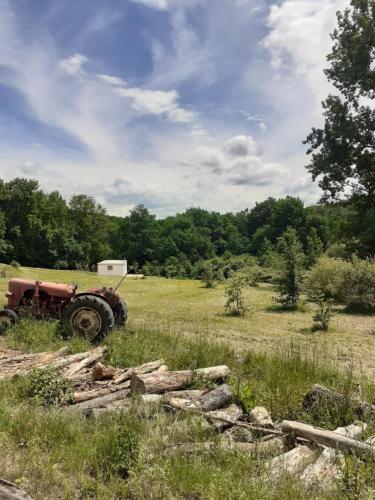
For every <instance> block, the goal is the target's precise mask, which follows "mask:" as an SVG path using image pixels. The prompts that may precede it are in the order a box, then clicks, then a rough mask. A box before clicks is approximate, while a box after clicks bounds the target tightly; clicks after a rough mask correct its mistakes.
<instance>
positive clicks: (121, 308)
mask: <svg viewBox="0 0 375 500" xmlns="http://www.w3.org/2000/svg"><path fill="white" fill-rule="evenodd" d="M113 314H114V315H115V325H116V326H119V327H122V326H125V323H126V320H127V319H128V308H127V307H126V303H125V301H124V300H123V299H120V301H119V303H118V304H117V305H116V306H115V307H114V308H113Z"/></svg>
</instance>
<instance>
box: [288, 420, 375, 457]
mask: <svg viewBox="0 0 375 500" xmlns="http://www.w3.org/2000/svg"><path fill="white" fill-rule="evenodd" d="M281 430H282V431H283V432H285V433H286V434H293V435H296V436H299V437H302V438H303V439H307V440H308V441H312V442H314V443H317V444H321V445H323V446H328V447H329V448H335V449H338V450H342V451H348V452H350V453H369V454H370V455H372V456H375V447H374V446H370V445H369V444H366V443H363V442H361V441H356V440H355V439H353V438H351V437H346V436H342V435H341V434H338V433H336V432H334V431H326V430H324V429H318V428H317V427H314V426H312V425H307V424H303V423H301V422H293V421H290V420H284V421H283V422H282V423H281Z"/></svg>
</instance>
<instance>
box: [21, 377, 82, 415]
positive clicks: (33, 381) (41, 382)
mask: <svg viewBox="0 0 375 500" xmlns="http://www.w3.org/2000/svg"><path fill="white" fill-rule="evenodd" d="M19 396H20V398H22V399H29V400H30V401H31V402H32V403H34V404H36V405H38V406H61V405H64V404H67V403H70V402H73V400H74V393H73V386H72V384H71V382H70V381H69V380H67V379H65V378H64V377H62V376H61V375H60V374H59V373H58V372H56V370H54V369H53V368H46V369H40V368H35V369H33V370H32V371H31V372H30V373H28V374H27V375H26V376H25V377H24V379H23V381H22V383H21V385H20V388H19Z"/></svg>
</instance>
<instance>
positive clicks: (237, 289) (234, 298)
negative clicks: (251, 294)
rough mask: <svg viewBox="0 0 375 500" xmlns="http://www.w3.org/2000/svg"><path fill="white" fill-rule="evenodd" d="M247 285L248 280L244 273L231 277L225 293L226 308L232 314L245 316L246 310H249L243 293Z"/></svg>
mask: <svg viewBox="0 0 375 500" xmlns="http://www.w3.org/2000/svg"><path fill="white" fill-rule="evenodd" d="M247 286H248V280H247V278H246V276H244V275H242V274H235V275H234V276H232V278H230V280H229V283H228V286H227V288H226V290H225V295H226V296H227V302H226V304H225V310H226V311H227V313H228V314H230V315H231V316H245V314H246V312H248V311H249V307H248V305H247V304H246V301H245V298H244V295H243V290H244V288H245V287H247Z"/></svg>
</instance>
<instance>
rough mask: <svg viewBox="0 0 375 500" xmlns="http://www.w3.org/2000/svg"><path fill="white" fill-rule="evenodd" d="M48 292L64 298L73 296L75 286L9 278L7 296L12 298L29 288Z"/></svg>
mask: <svg viewBox="0 0 375 500" xmlns="http://www.w3.org/2000/svg"><path fill="white" fill-rule="evenodd" d="M36 289H38V290H39V291H40V292H46V293H48V294H49V295H53V296H55V297H62V298H67V299H69V298H71V297H73V296H74V294H75V288H74V286H72V285H65V284H63V283H50V282H49V281H34V280H25V279H22V278H12V279H10V280H9V284H8V292H7V294H6V296H7V297H8V298H9V299H11V298H12V297H14V298H18V299H19V298H20V297H21V296H22V295H23V294H24V293H25V292H26V291H27V290H36Z"/></svg>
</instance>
